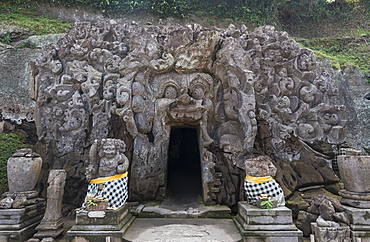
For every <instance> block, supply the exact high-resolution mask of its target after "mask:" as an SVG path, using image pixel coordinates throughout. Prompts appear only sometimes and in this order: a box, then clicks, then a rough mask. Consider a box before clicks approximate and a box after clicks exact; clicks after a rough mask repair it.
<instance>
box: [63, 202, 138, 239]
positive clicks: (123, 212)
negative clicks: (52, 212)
mask: <svg viewBox="0 0 370 242" xmlns="http://www.w3.org/2000/svg"><path fill="white" fill-rule="evenodd" d="M133 220H134V217H133V216H132V215H131V213H130V210H129V206H128V205H127V204H126V205H125V206H123V207H121V208H119V209H116V210H100V211H97V210H96V211H87V210H81V211H79V212H77V214H76V223H75V225H74V226H73V227H72V228H71V229H70V230H69V231H68V232H67V238H68V241H71V242H76V241H108V240H107V239H109V241H111V242H116V241H122V237H123V235H124V234H125V232H126V230H127V229H128V228H129V227H130V225H131V223H132V222H133ZM82 238H83V239H85V240H83V239H82Z"/></svg>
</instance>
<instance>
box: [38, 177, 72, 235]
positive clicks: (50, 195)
mask: <svg viewBox="0 0 370 242" xmlns="http://www.w3.org/2000/svg"><path fill="white" fill-rule="evenodd" d="M65 182H66V172H65V170H51V171H50V173H49V177H48V184H49V186H48V188H47V201H46V210H45V214H44V217H43V218H42V220H41V223H40V224H39V225H38V226H37V227H36V230H37V233H36V234H35V235H34V237H36V238H45V237H53V238H56V237H57V236H58V235H60V234H61V233H63V231H64V229H63V223H64V222H63V219H62V205H63V194H64V186H65Z"/></svg>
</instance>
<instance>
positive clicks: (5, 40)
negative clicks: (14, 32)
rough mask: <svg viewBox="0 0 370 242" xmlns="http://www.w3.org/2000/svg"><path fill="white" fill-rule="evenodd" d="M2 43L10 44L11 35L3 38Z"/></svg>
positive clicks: (0, 39)
mask: <svg viewBox="0 0 370 242" xmlns="http://www.w3.org/2000/svg"><path fill="white" fill-rule="evenodd" d="M0 42H2V43H4V44H10V42H12V38H11V34H10V33H7V34H6V35H5V36H4V37H3V38H0Z"/></svg>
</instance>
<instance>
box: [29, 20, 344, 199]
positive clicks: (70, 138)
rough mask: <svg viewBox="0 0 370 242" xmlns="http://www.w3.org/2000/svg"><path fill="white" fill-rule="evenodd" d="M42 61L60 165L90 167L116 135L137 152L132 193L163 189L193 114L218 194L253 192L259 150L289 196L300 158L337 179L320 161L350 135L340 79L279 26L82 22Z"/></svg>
mask: <svg viewBox="0 0 370 242" xmlns="http://www.w3.org/2000/svg"><path fill="white" fill-rule="evenodd" d="M31 67H32V68H33V70H32V71H31V72H30V73H32V74H31V77H30V78H31V83H33V84H34V86H33V88H32V90H34V93H33V95H32V96H33V97H34V98H35V100H36V102H37V105H38V114H37V118H36V121H37V122H36V123H37V130H38V137H39V139H40V140H42V141H43V143H44V144H45V145H46V147H48V156H49V157H53V156H54V157H58V159H57V160H58V162H59V163H60V164H58V166H61V167H62V166H64V165H65V164H66V163H68V165H70V166H72V167H74V168H73V169H69V171H70V173H69V174H68V176H69V177H76V178H77V177H80V176H83V175H82V174H83V173H84V172H81V170H82V171H84V170H85V168H86V167H84V166H83V162H80V161H81V160H87V152H86V150H87V149H86V148H88V147H89V146H91V145H92V144H93V141H94V140H95V139H105V138H108V137H111V138H117V139H121V140H124V141H125V143H126V144H127V147H128V149H127V151H126V154H127V156H128V157H130V159H131V157H132V162H131V167H130V174H131V176H130V192H131V195H130V198H131V199H136V200H148V199H162V198H163V197H164V195H165V192H166V187H167V184H166V182H167V181H166V172H167V163H166V162H167V159H168V157H167V156H168V146H169V139H170V133H171V127H179V126H184V125H185V126H186V125H188V126H189V125H190V126H192V127H195V128H196V129H197V131H198V132H197V133H198V136H199V137H198V140H199V150H200V154H201V167H202V179H203V184H202V186H203V197H204V200H205V201H206V202H207V203H215V202H216V203H222V204H227V205H233V204H236V203H237V201H238V200H240V199H242V198H243V188H242V186H240V184H242V182H241V181H243V180H244V175H245V174H244V172H243V169H244V161H245V160H246V159H248V158H250V157H252V156H255V154H256V153H257V154H259V155H266V156H269V157H274V164H275V166H276V167H277V170H278V171H277V175H276V180H278V181H279V182H280V185H281V186H282V188H283V189H284V192H285V193H286V195H288V194H289V193H290V192H292V191H293V190H294V189H296V187H297V186H298V180H299V179H298V178H299V176H300V171H301V170H300V169H299V167H298V168H297V166H296V165H295V164H302V163H304V164H306V165H307V166H308V167H312V170H313V171H314V173H315V174H314V175H313V176H317V177H320V179H319V180H320V181H333V180H335V178H333V177H335V176H334V173H333V174H332V175H333V176H332V175H326V174H329V173H328V172H327V169H328V168H330V167H329V166H328V165H327V163H326V165H325V162H322V163H320V164H324V165H320V166H318V165H317V164H316V161H317V160H320V161H321V160H325V161H329V160H328V159H329V158H328V156H327V155H330V154H331V152H332V150H331V149H327V150H325V151H323V150H321V149H320V147H330V144H338V143H340V142H342V140H343V132H342V131H343V125H344V124H345V121H343V120H342V119H341V113H342V108H341V107H337V106H332V105H330V97H331V96H332V95H335V93H336V91H335V90H337V89H336V86H335V83H333V81H332V79H331V77H330V75H329V74H328V73H330V72H328V71H325V69H324V68H323V67H321V65H320V63H319V62H317V61H316V59H315V56H314V55H313V52H312V51H310V50H306V49H300V47H299V45H298V44H297V43H296V42H295V41H294V40H291V39H289V38H288V36H287V33H285V32H278V31H275V30H274V29H273V27H271V26H263V27H260V28H257V29H255V30H254V31H253V32H250V33H248V32H247V31H246V28H242V29H237V28H235V26H230V27H229V28H228V29H224V30H217V29H204V28H202V27H201V26H198V25H193V26H189V27H181V26H167V27H165V26H149V27H140V26H137V25H126V24H116V23H109V22H101V23H98V24H96V25H92V24H91V23H76V24H75V26H74V27H73V28H72V29H71V31H70V33H69V34H67V35H66V36H65V37H63V38H62V39H61V40H60V41H59V42H58V43H57V45H56V46H54V47H47V48H46V49H45V51H44V52H43V54H42V56H41V57H40V58H39V59H38V60H36V61H35V62H34V63H33V64H32V65H31ZM306 153H310V154H312V157H311V158H312V159H311V158H308V159H306V158H307V156H305V155H304V154H306ZM252 154H253V155H252ZM318 167H320V168H318ZM320 169H324V170H325V172H322V173H321V172H320ZM74 171H75V172H76V173H73V172H74ZM308 180H309V179H308ZM309 183H310V184H312V181H311V180H310V181H309ZM74 185H75V186H76V184H74ZM299 185H300V186H304V185H305V184H301V183H300V184H299ZM67 186H68V179H67Z"/></svg>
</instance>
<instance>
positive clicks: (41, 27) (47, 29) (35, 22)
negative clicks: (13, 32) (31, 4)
mask: <svg viewBox="0 0 370 242" xmlns="http://www.w3.org/2000/svg"><path fill="white" fill-rule="evenodd" d="M0 22H4V23H6V24H8V25H16V26H19V27H21V28H25V29H29V30H30V31H31V32H32V33H34V34H36V35H44V34H52V33H65V32H68V31H69V29H70V27H71V24H70V23H67V22H65V21H59V20H54V19H49V18H46V17H43V16H36V17H34V16H28V15H25V14H21V13H17V12H14V13H8V14H6V13H3V14H0ZM2 42H4V41H2Z"/></svg>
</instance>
